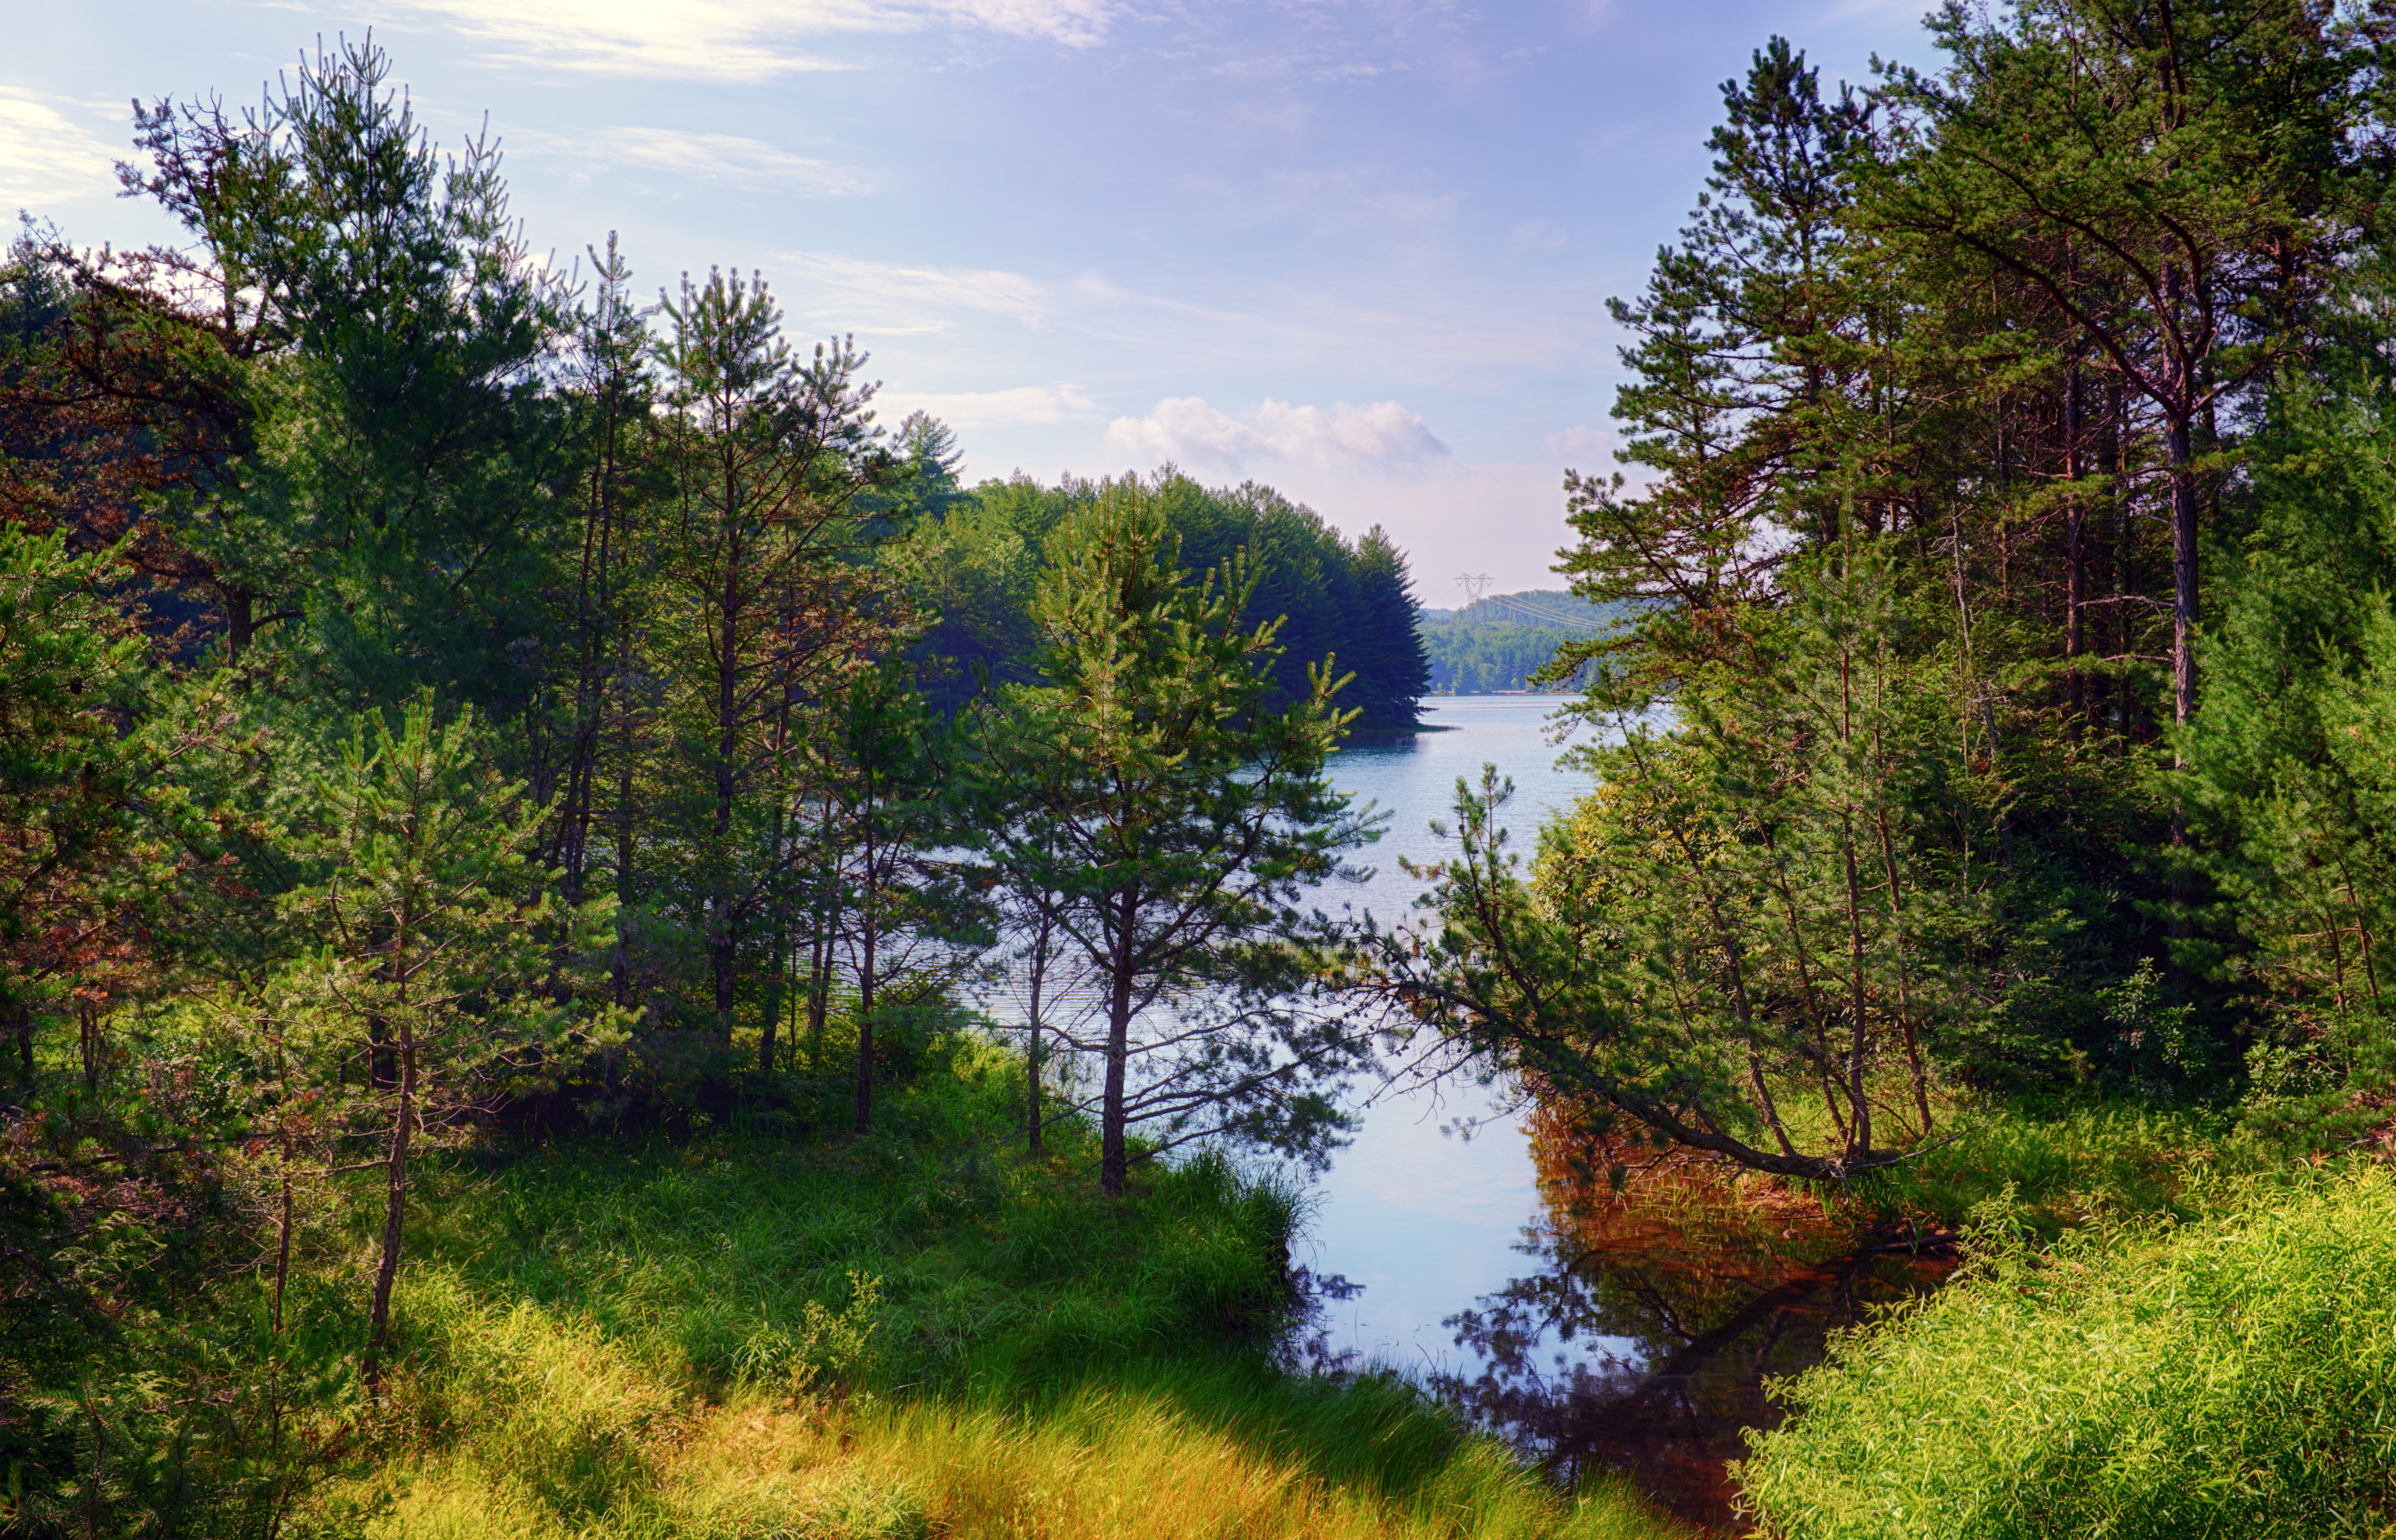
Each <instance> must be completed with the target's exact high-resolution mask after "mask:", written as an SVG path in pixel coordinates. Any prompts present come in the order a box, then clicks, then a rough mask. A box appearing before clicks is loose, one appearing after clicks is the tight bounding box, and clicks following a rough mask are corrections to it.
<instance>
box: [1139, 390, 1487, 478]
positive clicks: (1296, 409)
mask: <svg viewBox="0 0 2396 1540" xmlns="http://www.w3.org/2000/svg"><path fill="white" fill-rule="evenodd" d="M1107 447H1108V448H1109V449H1111V450H1112V451H1114V452H1116V453H1118V454H1128V455H1131V456H1133V457H1135V458H1141V459H1146V460H1151V461H1161V460H1174V461H1178V462H1181V463H1185V464H1195V465H1224V466H1231V467H1237V466H1239V465H1241V464H1243V463H1245V462H1246V461H1248V460H1251V459H1274V460H1292V461H1297V462H1299V463H1302V464H1309V465H1316V466H1321V467H1323V468H1324V469H1330V468H1333V467H1346V468H1356V469H1366V470H1377V471H1408V472H1410V471H1419V470H1420V469H1421V468H1422V467H1423V466H1424V465H1425V464H1427V463H1428V462H1430V461H1431V460H1434V459H1438V458H1442V457H1444V456H1445V455H1446V453H1447V445H1444V444H1442V443H1440V441H1439V440H1438V439H1437V438H1435V437H1434V436H1432V434H1431V430H1430V429H1429V428H1427V427H1425V426H1424V425H1423V419H1422V418H1421V417H1420V416H1419V415H1418V414H1417V413H1414V412H1410V411H1407V410H1406V409H1405V408H1404V406H1401V405H1398V404H1397V403H1396V402H1394V401H1377V402H1374V403H1372V404H1371V405H1364V406H1351V405H1349V404H1348V403H1347V402H1344V401H1342V402H1338V403H1337V404H1335V405H1333V406H1332V408H1331V410H1330V411H1328V412H1325V411H1324V409H1323V408H1322V407H1320V406H1299V405H1292V404H1291V403H1289V402H1286V401H1275V400H1273V399H1272V398H1271V397H1270V396H1268V397H1266V398H1265V400H1264V402H1263V404H1262V405H1258V407H1257V408H1256V410H1254V411H1252V412H1249V413H1247V414H1245V417H1233V416H1231V414H1230V413H1228V412H1225V411H1221V410H1219V409H1218V408H1217V407H1214V406H1210V405H1207V404H1206V402H1205V398H1204V397H1201V396H1168V397H1166V398H1165V400H1163V401H1160V402H1158V403H1157V404H1156V409H1155V410H1154V411H1152V412H1151V413H1149V414H1148V415H1147V416H1146V417H1138V418H1128V417H1127V418H1116V419H1115V420H1114V421H1113V422H1111V423H1110V424H1109V425H1108V427H1107Z"/></svg>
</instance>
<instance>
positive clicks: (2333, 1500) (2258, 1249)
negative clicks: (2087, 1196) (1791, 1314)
mask: <svg viewBox="0 0 2396 1540" xmlns="http://www.w3.org/2000/svg"><path fill="white" fill-rule="evenodd" d="M2249 1190H2250V1193H2251V1192H2253V1191H2254V1190H2255V1189H2252V1188H2250V1189H2249ZM1979 1234H1980V1239H1981V1241H1982V1242H1983V1244H1982V1247H1981V1249H1980V1251H1979V1253H1978V1254H1977V1256H1976V1259H1975V1261H1974V1262H1973V1263H1972V1264H1971V1265H1970V1267H1969V1268H1968V1269H1967V1271H1966V1273H1965V1274H1964V1275H1963V1277H1962V1278H1960V1279H1959V1280H1958V1281H1957V1282H1956V1283H1954V1284H1953V1285H1951V1286H1950V1287H1949V1288H1948V1289H1947V1290H1946V1291H1944V1292H1943V1293H1941V1294H1937V1295H1935V1296H1932V1297H1931V1298H1929V1299H1928V1300H1927V1301H1925V1302H1923V1303H1922V1304H1921V1305H1919V1306H1916V1307H1913V1308H1910V1309H1908V1310H1906V1311H1904V1312H1903V1313H1902V1314H1900V1315H1898V1316H1897V1317H1895V1318H1894V1319H1892V1320H1890V1321H1885V1322H1883V1323H1881V1324H1879V1325H1876V1326H1874V1327H1871V1328H1868V1329H1866V1330H1865V1331H1863V1332H1861V1333H1858V1334H1856V1335H1854V1336H1852V1337H1850V1338H1848V1339H1847V1340H1846V1341H1844V1343H1843V1344H1841V1345H1840V1346H1839V1347H1837V1348H1836V1350H1835V1351H1834V1352H1833V1355H1832V1357H1831V1360H1830V1362H1828V1363H1826V1364H1824V1365H1823V1366H1821V1367H1820V1368H1817V1369H1815V1370H1813V1371H1810V1372H1809V1373H1807V1374H1804V1375H1802V1376H1800V1377H1799V1378H1798V1379H1797V1380H1796V1381H1795V1382H1794V1383H1793V1385H1791V1386H1790V1387H1788V1388H1787V1390H1786V1394H1787V1396H1788V1398H1789V1399H1790V1401H1793V1402H1794V1403H1796V1405H1797V1407H1798V1408H1799V1415H1797V1416H1796V1417H1794V1418H1793V1419H1792V1420H1791V1421H1790V1422H1789V1423H1788V1424H1787V1425H1785V1426H1784V1427H1782V1428H1781V1429H1780V1430H1779V1431H1777V1432H1775V1433H1770V1434H1763V1435H1756V1436H1752V1441H1753V1443H1754V1447H1755V1451H1756V1454H1755V1457H1754V1458H1753V1459H1752V1460H1750V1461H1749V1462H1747V1464H1746V1465H1745V1466H1744V1467H1743V1469H1742V1471H1741V1479H1742V1480H1743V1481H1744V1483H1745V1487H1746V1493H1747V1500H1748V1501H1749V1503H1750V1505H1751V1506H1752V1507H1753V1509H1754V1511H1755V1513H1756V1515H1757V1516H1758V1517H1759V1518H1760V1519H1761V1520H1762V1522H1763V1527H1764V1530H1765V1532H1766V1533H1772V1534H1777V1535H1780V1536H1784V1537H1787V1540H1868V1537H1869V1540H1880V1537H1887V1540H1897V1537H1899V1536H1902V1537H1904V1540H1931V1537H1937V1536H1950V1535H1951V1536H1958V1537H1961V1536H1966V1535H1968V1536H1971V1537H1972V1540H2010V1537H2015V1536H2024V1537H2027V1536H2042V1537H2044V1536H2066V1535H2072V1536H2077V1535H2092V1536H2093V1535H2103V1536H2106V1537H2107V1540H2141V1537H2145V1536H2154V1537H2156V1540H2164V1537H2172V1540H2177V1537H2181V1536H2191V1535H2225V1536H2227V1535H2235V1536H2239V1537H2241V1540H2271V1537H2278V1536H2286V1537H2289V1540H2295V1537H2296V1536H2305V1537H2308V1540H2313V1537H2322V1536H2336V1535H2349V1534H2353V1535H2362V1534H2374V1535H2378V1534H2385V1533H2388V1532H2389V1524H2390V1521H2391V1515H2390V1514H2389V1512H2388V1510H2387V1504H2388V1501H2389V1493H2390V1492H2391V1491H2396V1418H2391V1417H2390V1415H2389V1412H2390V1410H2391V1406H2390V1402H2391V1397H2390V1387H2391V1386H2396V1180H2391V1178H2390V1177H2389V1175H2388V1174H2387V1173H2386V1172H2385V1171H2383V1170H2378V1169H2366V1170H2361V1171H2356V1172H2351V1173H2347V1174H2342V1175H2321V1176H2318V1177H2313V1178H2309V1179H2307V1180H2305V1181H2303V1182H2301V1183H2300V1184H2299V1185H2298V1186H2297V1187H2296V1188H2295V1189H2294V1190H2289V1189H2285V1188H2283V1189H2280V1190H2279V1191H2277V1192H2276V1193H2265V1194H2264V1195H2263V1196H2261V1197H2259V1198H2250V1201H2249V1202H2248V1203H2247V1205H2246V1206H2244V1207H2243V1208H2239V1207H2228V1208H2226V1209H2224V1208H2218V1207H2217V1208H2216V1217H2212V1218H2208V1219H2203V1220H2196V1221H2189V1222H2182V1223H2173V1222H2171V1221H2169V1220H2148V1221H2146V1222H2143V1223H2139V1224H2115V1225H2100V1226H2092V1227H2090V1228H2086V1229H2083V1230H2081V1231H2076V1232H2074V1233H2072V1234H2070V1235H2068V1236H2066V1237H2064V1238H2063V1239H2062V1240H2060V1241H2057V1243H2056V1244H2055V1245H2054V1246H2053V1247H2051V1248H2048V1249H2045V1250H2034V1249H2032V1248H2030V1246H2028V1245H2027V1244H2025V1243H2023V1242H2022V1241H2020V1240H2019V1239H2017V1238H2016V1235H2017V1232H2015V1231H2013V1230H2012V1228H2011V1227H2010V1226H2009V1225H1985V1224H1984V1226H1983V1227H1982V1228H1981V1230H1980V1232H1979Z"/></svg>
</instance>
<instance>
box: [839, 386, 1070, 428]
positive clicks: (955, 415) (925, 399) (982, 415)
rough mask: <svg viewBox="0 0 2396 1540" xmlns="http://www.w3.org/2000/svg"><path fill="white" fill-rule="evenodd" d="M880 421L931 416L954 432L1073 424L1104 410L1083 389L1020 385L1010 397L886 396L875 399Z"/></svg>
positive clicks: (981, 393)
mask: <svg viewBox="0 0 2396 1540" xmlns="http://www.w3.org/2000/svg"><path fill="white" fill-rule="evenodd" d="M873 405H874V406H875V408H876V410H877V413H878V415H879V416H880V417H881V418H883V419H884V420H885V421H891V422H895V421H897V420H898V419H899V418H902V417H904V416H906V415H907V414H908V413H909V412H929V413H931V414H932V415H933V416H934V417H936V418H939V419H940V420H941V421H943V422H945V423H947V424H948V425H949V426H950V427H952V428H1014V427H1019V426H1023V425H1026V424H1044V423H1051V422H1067V421H1071V420H1072V419H1073V418H1086V417H1090V416H1093V415H1095V414H1096V413H1097V411H1098V403H1097V402H1095V401H1093V400H1091V399H1090V398H1089V396H1088V395H1087V394H1085V392H1083V391H1082V389H1081V387H1079V386H1077V385H1018V386H1015V387H1013V388H1012V389H1009V390H1005V391H947V392H937V391H935V392H925V391H885V392H882V393H881V394H879V395H877V396H875V397H874V398H873Z"/></svg>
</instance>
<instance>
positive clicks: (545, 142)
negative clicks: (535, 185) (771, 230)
mask: <svg viewBox="0 0 2396 1540" xmlns="http://www.w3.org/2000/svg"><path fill="white" fill-rule="evenodd" d="M519 138H520V139H521V140H522V141H524V142H526V143H527V144H528V145H529V147H530V148H533V149H535V150H541V151H549V152H553V153H564V154H571V155H579V156H581V157H583V158H585V159H589V160H593V161H600V162H604V163H607V164H609V165H614V166H646V167H648V168H650V169H652V170H657V171H664V172H669V173H671V174H672V175H674V176H676V177H696V178H701V179H706V180H708V181H720V182H729V183H731V184H732V185H733V186H735V187H744V188H749V189H752V190H762V189H765V188H772V187H795V188H798V189H801V190H802V191H805V192H817V193H821V194H824V195H826V196H829V197H841V196H845V195H846V194H850V193H857V192H868V191H871V189H870V188H869V186H868V185H867V183H866V182H865V180H864V179H862V178H861V177H859V176H857V175H855V174H854V173H852V172H848V171H844V170H842V169H841V168H840V167H839V166H832V165H828V164H827V163H825V162H823V161H819V160H810V159H808V158H807V157H806V156H805V155H793V154H792V153H790V152H789V151H787V150H780V149H777V148H776V147H775V146H773V145H770V144H768V143H766V142H765V140H763V139H741V138H739V137H738V136H736V135H732V134H699V133H688V132H686V131H684V130H681V129H676V128H597V129H592V131H590V132H589V133H585V134H580V135H574V136H566V135H556V134H541V135H533V136H519Z"/></svg>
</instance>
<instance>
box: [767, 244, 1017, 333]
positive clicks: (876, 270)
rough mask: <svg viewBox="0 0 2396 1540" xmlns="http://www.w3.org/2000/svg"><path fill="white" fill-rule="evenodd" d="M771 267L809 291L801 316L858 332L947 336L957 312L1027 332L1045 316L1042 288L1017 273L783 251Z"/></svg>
mask: <svg viewBox="0 0 2396 1540" xmlns="http://www.w3.org/2000/svg"><path fill="white" fill-rule="evenodd" d="M779 265H780V266H781V267H782V268H783V269H784V270H786V271H790V272H792V273H793V274H794V276H795V278H796V279H797V280H798V282H799V283H800V284H804V285H807V286H808V287H809V288H810V290H811V291H812V296H813V297H811V298H809V299H805V300H804V301H802V302H803V303H804V304H805V307H806V311H807V313H808V314H809V315H811V316H813V317H815V318H817V319H819V320H831V321H833V322H834V323H836V324H837V325H842V326H854V327H855V328H856V329H857V330H859V331H861V332H882V333H910V332H939V331H950V330H953V329H954V323H953V322H952V320H951V319H950V313H949V312H954V311H961V310H963V311H979V312H984V313H986V314H992V315H1005V316H1011V317H1013V318H1014V319H1015V320H1018V321H1020V322H1022V323H1023V324H1024V325H1027V326H1037V325H1041V324H1042V323H1043V322H1045V320H1046V319H1047V318H1048V292H1047V290H1046V289H1045V288H1044V287H1042V286H1041V285H1040V284H1038V283H1037V282H1035V281H1033V280H1032V279H1030V278H1027V277H1025V276H1024V275H1023V274H1021V273H1019V272H1005V271H1002V270H998V269H990V268H936V267H908V266H905V265H902V264H899V263H894V262H871V261H866V260H864V259H861V258H856V257H837V256H833V255H832V254H831V253H829V252H819V251H816V252H810V251H799V252H787V253H784V254H783V256H782V257H781V258H780V259H779ZM815 297H819V298H815Z"/></svg>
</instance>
